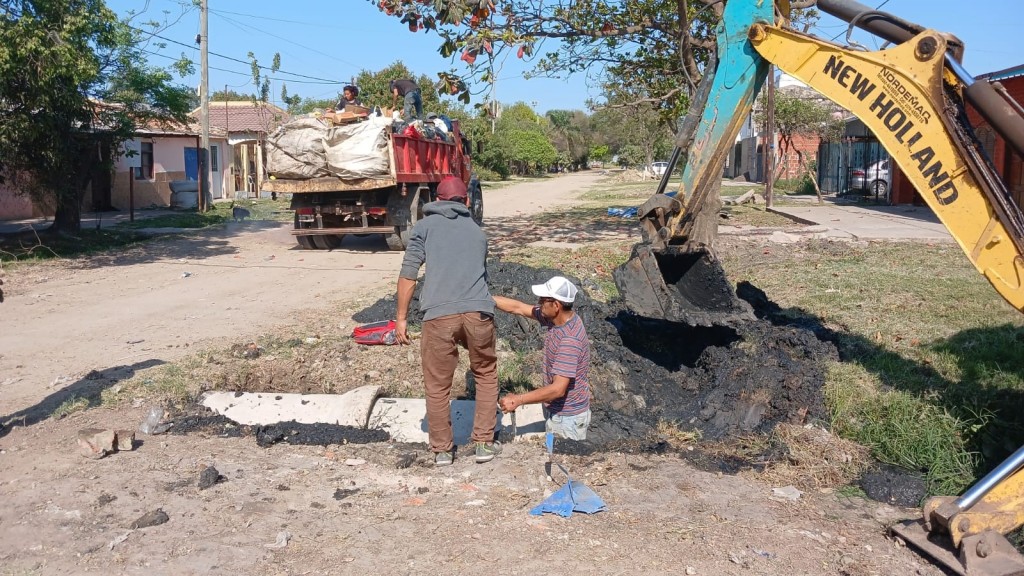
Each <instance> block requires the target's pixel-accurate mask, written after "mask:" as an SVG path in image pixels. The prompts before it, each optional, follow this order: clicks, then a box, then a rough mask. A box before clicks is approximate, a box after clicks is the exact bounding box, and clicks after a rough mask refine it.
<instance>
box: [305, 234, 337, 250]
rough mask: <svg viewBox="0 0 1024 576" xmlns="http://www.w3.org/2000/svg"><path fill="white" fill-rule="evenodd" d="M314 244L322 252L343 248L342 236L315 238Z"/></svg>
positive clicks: (332, 235) (333, 235)
mask: <svg viewBox="0 0 1024 576" xmlns="http://www.w3.org/2000/svg"><path fill="white" fill-rule="evenodd" d="M312 238H313V244H316V247H317V248H319V249H321V250H334V249H335V248H337V247H338V246H341V236H338V235H337V234H331V235H328V236H313V237H312Z"/></svg>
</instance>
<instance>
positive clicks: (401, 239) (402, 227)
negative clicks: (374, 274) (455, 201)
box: [384, 192, 425, 252]
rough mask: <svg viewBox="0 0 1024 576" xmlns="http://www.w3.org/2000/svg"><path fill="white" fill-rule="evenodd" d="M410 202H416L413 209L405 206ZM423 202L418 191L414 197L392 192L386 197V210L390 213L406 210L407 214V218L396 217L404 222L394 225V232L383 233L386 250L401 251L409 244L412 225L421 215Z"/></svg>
mask: <svg viewBox="0 0 1024 576" xmlns="http://www.w3.org/2000/svg"><path fill="white" fill-rule="evenodd" d="M412 202H415V203H416V209H415V210H410V209H409V208H408V207H407V206H409V204H411V203H412ZM424 203H425V200H424V198H423V197H421V196H420V195H419V192H417V193H416V197H415V198H413V199H409V198H406V197H401V196H398V195H397V194H394V193H393V194H392V195H391V198H389V199H388V212H389V213H391V214H397V213H400V212H407V213H408V214H409V215H408V217H407V218H400V219H398V220H399V222H400V221H402V220H405V222H406V223H405V224H399V225H397V226H395V233H394V234H385V235H384V240H385V241H386V242H387V243H388V250H394V251H396V252H401V251H403V250H405V247H406V246H408V245H409V240H411V239H412V227H413V226H415V225H416V222H417V221H418V220H419V219H420V218H422V217H423V204H424Z"/></svg>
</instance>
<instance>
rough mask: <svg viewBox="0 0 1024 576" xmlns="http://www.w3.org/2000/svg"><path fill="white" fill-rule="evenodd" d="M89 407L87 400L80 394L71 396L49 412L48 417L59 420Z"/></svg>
mask: <svg viewBox="0 0 1024 576" xmlns="http://www.w3.org/2000/svg"><path fill="white" fill-rule="evenodd" d="M88 407H89V400H88V399H87V398H82V397H80V396H72V397H70V398H68V399H67V400H65V401H64V402H62V403H61V405H60V406H58V407H57V408H56V409H54V411H53V412H52V413H51V414H50V418H53V419H54V420H60V419H61V418H65V417H67V416H70V415H72V414H74V413H75V412H81V411H82V410H85V409H86V408H88Z"/></svg>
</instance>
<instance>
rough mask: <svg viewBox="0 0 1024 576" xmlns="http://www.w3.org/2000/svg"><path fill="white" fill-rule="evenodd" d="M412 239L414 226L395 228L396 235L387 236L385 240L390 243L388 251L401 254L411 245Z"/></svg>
mask: <svg viewBox="0 0 1024 576" xmlns="http://www.w3.org/2000/svg"><path fill="white" fill-rule="evenodd" d="M411 238H412V226H395V233H394V234H385V235H384V240H385V241H386V242H387V243H388V250H394V251H396V252H401V251H403V250H405V247H406V246H408V245H409V240H410V239H411Z"/></svg>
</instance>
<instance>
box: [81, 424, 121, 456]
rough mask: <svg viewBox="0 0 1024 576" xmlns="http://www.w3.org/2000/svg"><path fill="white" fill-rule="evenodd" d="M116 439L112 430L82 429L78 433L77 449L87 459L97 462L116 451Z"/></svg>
mask: <svg viewBox="0 0 1024 576" xmlns="http://www.w3.org/2000/svg"><path fill="white" fill-rule="evenodd" d="M116 443H117V437H116V436H115V435H114V431H113V430H103V429H101V428H84V429H82V430H79V431H78V448H79V450H80V451H81V452H82V455H83V456H85V457H87V458H93V459H95V460H98V459H100V458H103V457H104V456H106V455H107V454H112V453H113V452H114V451H115V450H116V449H117V446H116Z"/></svg>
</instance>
